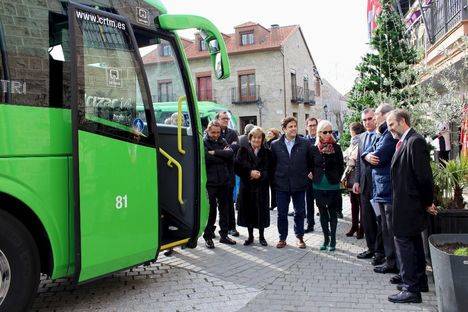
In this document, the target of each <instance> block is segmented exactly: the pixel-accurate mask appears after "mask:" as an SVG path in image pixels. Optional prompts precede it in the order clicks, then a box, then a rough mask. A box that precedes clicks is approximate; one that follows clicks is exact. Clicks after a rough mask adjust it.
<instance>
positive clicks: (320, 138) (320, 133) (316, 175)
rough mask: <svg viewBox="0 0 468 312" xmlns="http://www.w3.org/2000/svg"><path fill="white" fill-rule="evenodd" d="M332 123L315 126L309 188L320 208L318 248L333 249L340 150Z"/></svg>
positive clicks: (326, 121)
mask: <svg viewBox="0 0 468 312" xmlns="http://www.w3.org/2000/svg"><path fill="white" fill-rule="evenodd" d="M332 134H333V126H332V124H331V123H330V122H329V121H328V120H321V121H320V122H319V123H318V125H317V140H316V141H315V146H314V148H313V151H312V155H313V163H314V164H313V187H314V195H315V201H316V203H317V207H318V208H319V211H320V224H321V225H322V231H323V236H324V242H323V245H322V246H321V247H320V250H326V249H328V251H334V250H335V247H336V227H337V225H338V218H337V212H338V210H339V209H340V196H341V191H340V180H341V175H342V174H343V169H344V168H343V167H344V162H343V153H342V152H341V147H340V146H339V145H338V144H337V143H336V141H335V139H334V138H333V135H332Z"/></svg>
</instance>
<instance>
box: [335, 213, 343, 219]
mask: <svg viewBox="0 0 468 312" xmlns="http://www.w3.org/2000/svg"><path fill="white" fill-rule="evenodd" d="M336 217H337V218H338V219H343V212H342V211H337V212H336Z"/></svg>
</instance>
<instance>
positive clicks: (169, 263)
mask: <svg viewBox="0 0 468 312" xmlns="http://www.w3.org/2000/svg"><path fill="white" fill-rule="evenodd" d="M343 203H344V215H345V218H344V219H340V220H339V225H338V230H337V250H336V252H333V253H330V252H322V251H320V250H319V246H320V245H321V243H322V240H323V238H322V233H321V229H320V222H319V220H318V217H315V218H316V226H315V228H316V231H315V232H313V233H308V234H305V236H304V240H305V242H306V244H307V248H306V249H304V250H302V249H298V248H296V247H295V237H294V235H293V233H294V232H293V229H292V227H293V222H292V218H289V221H290V222H289V228H290V231H289V236H288V239H287V243H288V246H287V247H286V248H284V249H282V250H280V249H277V248H275V243H276V241H277V239H278V233H277V228H276V210H274V211H272V213H271V226H270V228H268V229H267V230H266V231H265V236H266V239H267V241H268V243H269V245H270V246H268V247H263V246H261V245H260V244H259V243H258V240H257V237H256V240H255V242H254V245H253V246H248V247H245V246H243V245H242V243H243V241H244V240H245V239H246V238H247V231H246V229H242V228H239V229H238V230H239V232H240V234H241V236H240V237H239V238H236V241H237V245H235V246H226V245H223V244H219V242H218V241H217V240H215V245H216V248H215V249H214V250H208V249H206V248H205V247H204V242H203V239H200V241H199V244H198V245H199V247H198V248H196V249H184V250H181V249H176V250H175V251H174V253H173V255H172V256H170V257H166V256H164V255H161V256H160V258H159V259H158V261H157V262H155V263H151V264H149V265H147V266H140V267H137V268H133V269H131V270H127V271H124V272H118V273H115V274H113V275H111V276H110V277H106V278H103V279H101V280H97V281H94V282H91V283H88V284H84V285H80V286H74V285H72V283H71V281H70V280H68V279H59V280H54V281H52V280H48V279H46V278H45V277H41V283H40V285H39V292H38V296H37V298H36V300H35V302H34V304H33V308H32V310H33V311H41V312H42V311H119V312H120V311H129V312H135V311H214V312H220V311H223V312H224V311H255V312H258V311H264V310H269V311H359V312H362V311H431V312H432V311H437V301H436V298H435V293H434V285H433V279H432V276H431V275H430V274H429V281H430V292H429V293H426V294H423V303H422V304H406V305H398V304H393V303H390V302H388V300H387V297H388V295H390V294H393V293H396V289H395V287H394V285H391V284H389V282H388V280H389V278H390V275H388V274H386V275H383V274H375V273H374V272H373V271H372V266H371V265H370V263H369V261H367V260H359V259H357V258H356V254H357V253H359V252H361V251H363V250H364V248H365V241H364V240H356V239H355V238H353V237H351V238H350V237H346V236H345V235H344V233H346V232H347V230H348V229H349V227H350V207H349V199H348V198H344V199H343Z"/></svg>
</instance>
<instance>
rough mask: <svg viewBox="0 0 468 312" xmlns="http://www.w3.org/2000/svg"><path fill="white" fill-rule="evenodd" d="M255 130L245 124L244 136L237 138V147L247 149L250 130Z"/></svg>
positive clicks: (252, 126)
mask: <svg viewBox="0 0 468 312" xmlns="http://www.w3.org/2000/svg"><path fill="white" fill-rule="evenodd" d="M253 128H255V125H252V124H246V125H245V127H244V134H243V135H240V136H239V147H249V145H250V142H249V133H250V131H252V129H253Z"/></svg>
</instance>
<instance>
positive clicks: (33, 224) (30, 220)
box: [0, 192, 54, 276]
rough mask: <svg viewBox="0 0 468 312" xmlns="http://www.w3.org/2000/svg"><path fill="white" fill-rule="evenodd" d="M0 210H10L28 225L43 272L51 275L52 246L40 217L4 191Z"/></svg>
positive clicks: (0, 201)
mask: <svg viewBox="0 0 468 312" xmlns="http://www.w3.org/2000/svg"><path fill="white" fill-rule="evenodd" d="M0 210H3V211H6V212H8V213H9V214H10V215H11V216H13V217H14V218H16V219H17V220H18V221H19V222H20V223H22V224H23V225H24V226H25V227H26V229H27V230H28V231H29V233H30V234H31V236H32V237H33V239H34V242H35V243H36V246H37V249H38V251H39V259H40V264H41V273H44V274H46V275H48V276H51V275H52V270H53V267H54V262H53V253H52V246H51V243H50V240H49V236H48V235H47V232H46V230H45V228H44V225H43V224H42V222H41V221H40V219H39V217H38V216H37V215H36V214H35V213H34V211H33V210H32V209H31V208H30V207H28V206H27V205H26V204H25V203H23V202H22V201H21V200H19V199H17V198H15V197H13V196H11V195H9V194H6V193H2V192H0Z"/></svg>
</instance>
